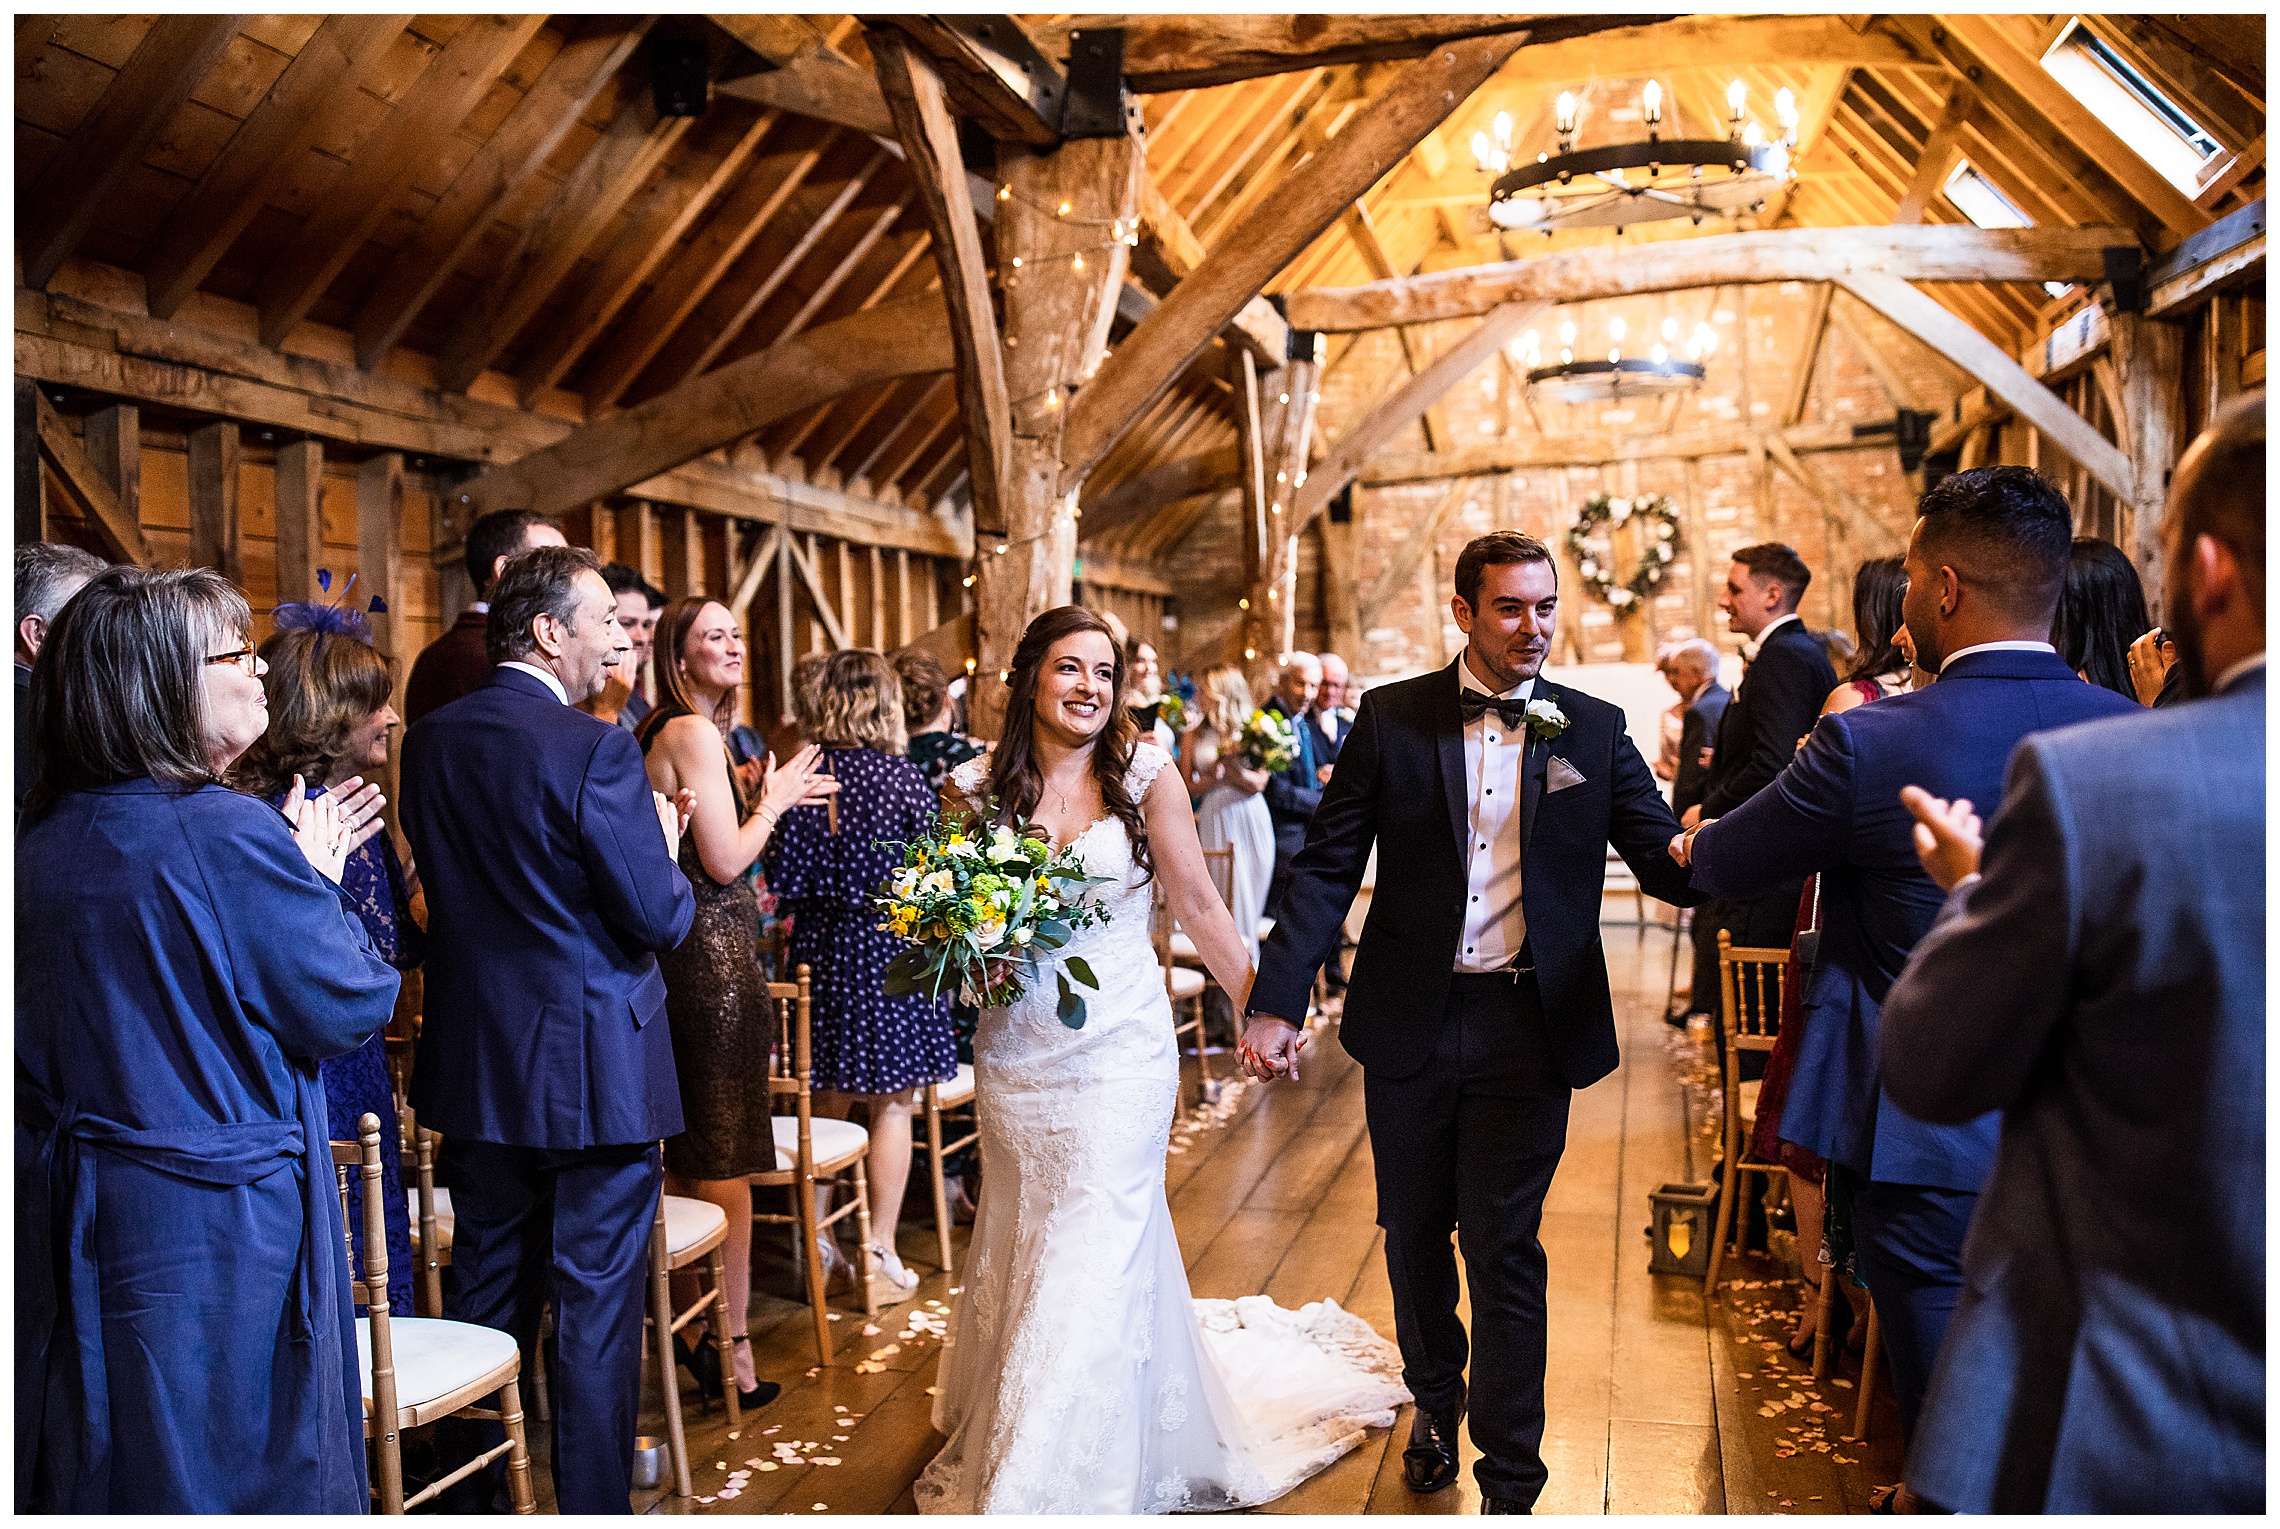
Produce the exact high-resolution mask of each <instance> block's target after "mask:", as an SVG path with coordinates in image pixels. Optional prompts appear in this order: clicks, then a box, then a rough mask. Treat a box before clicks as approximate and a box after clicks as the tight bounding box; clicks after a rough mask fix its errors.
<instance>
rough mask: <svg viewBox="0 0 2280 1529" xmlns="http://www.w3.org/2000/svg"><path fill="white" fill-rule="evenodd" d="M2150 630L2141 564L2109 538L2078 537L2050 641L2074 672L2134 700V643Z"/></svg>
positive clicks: (2068, 566)
mask: <svg viewBox="0 0 2280 1529" xmlns="http://www.w3.org/2000/svg"><path fill="white" fill-rule="evenodd" d="M2152 630H2153V618H2152V617H2150V616H2148V615H2147V614H2146V609H2145V585H2144V584H2143V583H2142V582H2141V581H2140V580H2139V579H2138V571H2137V566H2136V565H2135V564H2134V563H2132V562H2131V561H2130V560H2129V558H2128V557H2127V556H2126V555H2125V554H2124V553H2123V551H2122V549H2121V548H2119V547H2117V546H2115V545H2114V544H2113V543H2112V542H2110V541H2107V540H2106V539H2105V538H2103V537H2098V536H2077V537H2076V538H2075V539H2074V551H2073V552H2072V553H2071V554H2069V556H2068V557H2067V560H2066V593H2065V594H2064V595H2062V596H2060V597H2059V602H2058V616H2057V619H2056V620H2054V621H2053V622H2052V623H2051V628H2050V640H2051V645H2052V646H2053V647H2055V648H2057V649H2058V651H2059V655H2060V656H2061V657H2063V658H2064V659H2065V660H2066V662H2067V663H2068V664H2069V665H2070V666H2071V667H2072V668H2073V670H2074V672H2075V673H2076V674H2079V675H2081V676H2082V677H2083V678H2084V679H2086V680H2088V681H2089V682H2090V683H2091V684H2093V685H2103V686H2105V687H2106V688H2107V689H2108V690H2111V691H2113V692H2114V693H2115V694H2116V695H2126V696H2128V697H2129V698H2130V699H2131V700H2133V701H2135V700H2137V699H2138V688H2137V685H2136V683H2135V681H2134V680H2133V679H2132V677H2131V673H2130V647H2131V645H2132V644H2133V643H2135V642H2136V641H2137V640H2138V639H2139V638H2140V637H2143V636H2144V635H2145V634H2146V633H2148V632H2150V631H2152Z"/></svg>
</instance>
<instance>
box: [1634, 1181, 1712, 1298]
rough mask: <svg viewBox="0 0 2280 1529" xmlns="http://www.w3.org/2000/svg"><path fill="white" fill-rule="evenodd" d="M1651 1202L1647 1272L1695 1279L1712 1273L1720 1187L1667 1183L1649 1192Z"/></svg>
mask: <svg viewBox="0 0 2280 1529" xmlns="http://www.w3.org/2000/svg"><path fill="white" fill-rule="evenodd" d="M1647 1201H1648V1203H1649V1204H1650V1205H1652V1206H1653V1207H1654V1223H1653V1225H1652V1226H1651V1227H1650V1228H1649V1229H1648V1232H1647V1235H1648V1237H1649V1238H1650V1239H1651V1246H1650V1248H1649V1250H1648V1254H1647V1272H1648V1273H1650V1274H1683V1275H1685V1276H1686V1277H1687V1278H1688V1279H1695V1280H1698V1279H1701V1278H1702V1277H1703V1276H1704V1275H1706V1274H1708V1273H1709V1272H1710V1244H1711V1241H1712V1240H1713V1239H1714V1238H1715V1237H1716V1236H1717V1231H1716V1228H1717V1219H1716V1217H1717V1210H1718V1186H1717V1185H1715V1184H1664V1185H1662V1186H1660V1187H1659V1188H1656V1189H1652V1190H1650V1191H1648V1193H1647Z"/></svg>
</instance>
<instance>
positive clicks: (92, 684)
mask: <svg viewBox="0 0 2280 1529" xmlns="http://www.w3.org/2000/svg"><path fill="white" fill-rule="evenodd" d="M250 626H251V616H250V613H249V612H248V611H247V610H246V604H245V598H244V597H243V596H242V595H240V594H239V593H238V592H237V590H235V589H234V588H232V587H231V586H230V584H229V583H228V582H227V581H226V580H224V579H223V578H222V576H221V575H220V574H218V573H215V572H213V571H211V570H209V569H204V568H193V569H188V570H169V571H166V572H152V571H149V570H146V569H141V568H114V569H111V570H109V571H107V572H105V573H103V574H101V575H100V576H98V577H97V578H95V579H94V580H93V581H91V582H90V583H89V584H88V585H87V587H86V588H85V589H83V590H81V591H80V593H79V594H78V595H77V596H75V597H74V598H73V599H72V601H71V603H70V604H69V605H67V606H65V607H64V608H63V611H62V613H61V614H60V615H59V616H58V617H57V618H56V620H55V623H54V626H53V627H52V628H51V629H50V631H49V632H48V634H47V644H46V646H45V647H44V648H43V649H42V651H41V654H40V660H39V663H38V665H37V666H36V667H35V669H34V672H33V675H32V693H31V725H32V728H33V730H34V732H35V733H36V734H37V736H38V739H39V758H40V774H39V778H38V780H37V781H36V782H35V783H34V784H33V787H32V792H31V796H30V798H29V800H28V801H27V802H26V803H25V812H24V829H23V834H22V837H21V838H19V839H18V840H17V843H16V1133H17V1135H16V1139H17V1160H16V1161H17V1181H16V1183H17V1200H16V1216H17V1221H16V1227H17V1255H16V1256H17V1264H16V1269H17V1280H16V1324H17V1325H16V1506H17V1509H18V1510H19V1511H22V1512H31V1513H134V1514H138V1515H139V1514H152V1513H309V1514H316V1513H362V1512H365V1511H366V1510H367V1506H368V1504H367V1499H366V1487H365V1472H364V1423H363V1417H364V1404H363V1400H362V1395H361V1393H362V1386H361V1385H360V1384H359V1381H358V1376H357V1359H356V1352H357V1344H356V1329H355V1322H354V1316H353V1313H352V1312H351V1310H350V1306H349V1300H348V1254H347V1250H346V1247H345V1245H344V1244H343V1242H342V1240H341V1222H340V1202H339V1200H338V1199H337V1198H336V1197H335V1194H334V1190H333V1182H334V1181H333V1172H332V1159H331V1155H330V1153H329V1151H328V1150H327V1148H326V1141H327V1140H328V1135H327V1120H326V1110H325V1098H324V1091H323V1089H322V1087H321V1086H320V1085H319V1083H318V1080H317V1067H318V1064H319V1063H320V1062H322V1061H323V1060H324V1059H325V1058H327V1057H333V1056H338V1055H340V1054H342V1053H344V1052H348V1051H353V1050H354V1049H356V1048H357V1047H358V1046H361V1045H363V1044H364V1043H365V1041H366V1039H367V1038H368V1037H370V1036H371V1035H373V1034H374V1033H375V1032H376V1031H378V1030H379V1029H380V1028H381V1027H382V1026H383V1025H385V1024H386V1023H387V1022H388V1016H389V1014H390V1012H391V1011H392V1010H393V1009H394V1007H395V1001H396V985H397V978H396V973H395V971H394V970H393V969H392V968H391V967H390V966H389V965H388V963H387V962H386V961H384V960H383V959H381V956H380V954H379V952H377V951H376V950H374V949H373V947H372V941H371V938H370V936H369V935H367V934H366V933H365V930H364V927H363V925H362V924H360V923H359V922H358V921H357V918H356V913H355V910H354V908H353V907H352V906H351V903H350V900H349V898H348V896H347V894H346V893H345V892H344V891H343V890H342V888H341V886H340V877H341V874H342V867H343V864H344V861H345V858H346V856H347V854H348V852H349V851H350V850H351V849H352V848H353V847H354V845H355V842H356V840H357V838H358V836H359V835H361V834H363V833H366V832H368V831H370V830H372V829H374V828H376V827H377V824H378V818H377V816H376V815H374V814H375V813H376V810H377V805H378V804H377V802H376V801H375V800H373V799H371V798H361V799H360V798H359V796H358V795H357V792H356V783H355V782H354V781H342V782H338V783H337V784H336V785H335V786H334V787H333V789H332V790H331V791H329V792H327V793H326V794H325V795H323V796H320V797H317V798H316V799H314V800H309V799H306V798H305V797H304V796H303V795H302V794H301V793H299V792H290V793H289V794H288V795H287V798H286V801H285V808H286V811H285V813H284V814H283V815H282V816H281V815H280V814H279V812H278V810H277V809H276V808H273V807H270V806H269V805H267V804H266V803H263V802H258V801H255V800H254V799H253V798H251V797H248V796H244V795H241V794H240V793H238V792H235V791H232V790H229V789H228V788H227V787H225V786H224V785H223V784H222V777H223V775H224V773H225V772H227V771H228V770H229V768H230V766H231V765H232V763H234V762H235V761H236V759H237V758H238V756H239V755H241V754H243V753H244V752H245V750H246V749H247V748H248V747H249V746H251V745H252V743H253V742H254V740H255V739H257V738H259V737H260V736H261V734H262V731H263V728H264V727H265V726H266V724H267V722H268V719H269V718H268V707H267V705H266V702H265V698H264V696H263V694H262V689H261V679H260V671H261V660H260V658H259V657H258V656H257V655H256V654H255V652H254V650H253V646H252V642H251V638H250V634H249V628H250ZM359 800H361V801H362V803H363V805H362V806H358V807H354V808H352V809H350V810H349V811H347V812H345V813H344V811H343V807H344V804H347V803H353V802H358V801H359Z"/></svg>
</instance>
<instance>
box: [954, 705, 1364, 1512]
mask: <svg viewBox="0 0 2280 1529" xmlns="http://www.w3.org/2000/svg"><path fill="white" fill-rule="evenodd" d="M1170 762H1171V760H1170V757H1169V756H1168V755H1166V754H1165V753H1164V752H1163V750H1161V749H1159V748H1157V747H1156V746H1155V745H1154V744H1151V743H1145V742H1144V743H1142V744H1141V745H1140V746H1139V749H1138V751H1137V753H1136V755H1135V757H1134V760H1133V765H1132V771H1131V775H1130V777H1129V778H1128V781H1127V784H1128V786H1129V787H1130V789H1131V791H1132V795H1133V798H1134V799H1135V800H1137V799H1138V798H1139V797H1140V796H1141V795H1142V794H1143V793H1145V791H1146V790H1147V787H1148V784H1149V782H1150V781H1152V780H1153V779H1154V778H1155V775H1156V773H1157V771H1159V770H1161V769H1163V768H1164V767H1165V766H1166V765H1168V764H1170ZM984 766H985V762H984V761H982V760H972V761H969V762H968V763H967V764H965V765H963V766H961V767H960V768H959V770H958V772H957V774H956V775H954V776H953V777H952V778H953V780H954V781H956V783H957V784H958V785H959V786H960V787H961V788H962V789H963V790H965V791H966V792H967V793H968V794H969V795H972V794H976V793H977V791H978V787H979V785H980V781H981V775H982V771H983V769H984ZM1076 843H1077V846H1078V848H1079V849H1080V851H1081V853H1082V854H1083V856H1084V860H1085V863H1086V865H1087V867H1088V868H1089V869H1090V870H1091V871H1092V873H1093V874H1095V875H1102V876H1108V877H1112V878H1114V880H1113V881H1112V882H1111V884H1110V885H1108V886H1107V887H1105V888H1103V889H1102V890H1101V892H1100V893H1098V894H1097V895H1099V896H1100V897H1102V898H1103V899H1104V900H1105V902H1106V905H1107V908H1108V911H1109V914H1110V919H1109V922H1108V923H1107V924H1105V925H1102V926H1098V927H1095V928H1092V929H1087V930H1083V931H1081V932H1079V934H1078V935H1077V936H1076V938H1075V939H1074V940H1073V941H1072V942H1071V943H1070V945H1069V947H1068V949H1067V950H1066V951H1065V952H1064V954H1065V955H1078V956H1082V957H1084V959H1085V960H1086V961H1087V962H1088V963H1089V964H1090V966H1091V968H1092V971H1093V974H1094V975H1095V976H1096V977H1097V978H1098V979H1099V981H1100V988H1099V990H1098V991H1097V992H1088V993H1087V994H1086V997H1087V999H1088V1008H1089V1012H1088V1015H1087V1019H1086V1023H1085V1027H1084V1028H1083V1029H1082V1030H1070V1029H1068V1028H1067V1027H1065V1026H1064V1025H1062V1024H1061V1023H1060V1021H1059V1019H1058V1018H1057V1017H1056V1015H1055V986H1056V985H1055V984H1054V983H1053V982H1052V981H1051V980H1050V977H1048V978H1047V979H1046V980H1045V981H1043V982H1040V983H1036V984H1033V990H1032V991H1031V993H1030V994H1029V995H1028V996H1027V997H1025V998H1024V999H1023V1000H1022V1001H1020V1002H1019V1003H1017V1004H1015V1005H1013V1006H1012V1007H1011V1008H1007V1009H991V1010H987V1011H985V1012H984V1014H983V1016H982V1021H981V1028H980V1031H979V1033H978V1034H977V1035H976V1036H975V1040H974V1070H975V1075H976V1079H977V1084H978V1093H977V1098H978V1101H979V1113H980V1116H981V1158H982V1183H983V1186H984V1188H983V1193H982V1197H981V1204H980V1212H979V1214H978V1215H977V1216H976V1218H975V1221H974V1235H973V1241H972V1243H971V1245H970V1247H969V1248H968V1251H967V1255H966V1261H965V1264H964V1266H963V1269H962V1274H963V1282H962V1283H963V1291H964V1293H963V1295H962V1296H961V1297H960V1298H959V1300H958V1302H957V1305H956V1308H955V1310H954V1312H953V1314H952V1317H951V1322H950V1331H949V1336H948V1339H947V1341H946V1343H945V1346H944V1351H943V1355H942V1365H941V1376H940V1383H939V1386H938V1389H937V1394H936V1397H935V1404H934V1424H935V1427H936V1428H937V1429H939V1430H940V1431H941V1432H942V1433H943V1434H945V1435H946V1436H947V1437H948V1440H949V1442H948V1443H947V1444H945V1445H944V1446H943V1449H942V1452H941V1453H940V1454H939V1455H937V1456H936V1457H935V1459H934V1461H933V1463H932V1464H930V1465H929V1466H927V1468H926V1470H925V1472H924V1473H923V1474H922V1475H921V1476H920V1477H919V1479H918V1483H917V1488H916V1496H917V1499H918V1506H919V1509H920V1511H921V1512H925V1513H1163V1512H1173V1511H1179V1510H1198V1509H1216V1508H1236V1507H1246V1506H1250V1505H1253V1504H1257V1503H1263V1502H1269V1501H1272V1500H1273V1499H1275V1498H1277V1497H1280V1496H1281V1495H1283V1494H1284V1493H1285V1492H1288V1491H1289V1490H1290V1489H1291V1488H1292V1487H1294V1486H1296V1485H1297V1484H1298V1483H1299V1482H1301V1481H1303V1480H1305V1479H1306V1478H1307V1477H1308V1476H1311V1475H1313V1474H1314V1473H1315V1472H1316V1471H1319V1470H1321V1469H1322V1468H1323V1467H1324V1466H1326V1465H1328V1464H1329V1463H1330V1462H1331V1461H1333V1460H1335V1459H1337V1458H1338V1457H1339V1456H1340V1455H1342V1454H1344V1453H1345V1452H1346V1451H1347V1450H1349V1449H1351V1448H1353V1447H1354V1446H1355V1445H1356V1444H1357V1443H1359V1442H1360V1441H1361V1438H1362V1433H1363V1430H1364V1429H1365V1428H1367V1427H1371V1426H1378V1427H1384V1426H1390V1425H1391V1424H1392V1422H1393V1418H1394V1410H1395V1409H1396V1408H1397V1407H1399V1406H1400V1405H1401V1404H1402V1403H1403V1402H1405V1401H1407V1400H1409V1393H1408V1392H1407V1391H1406V1390H1405V1389H1403V1387H1402V1384H1401V1359H1400V1355H1399V1353H1398V1351H1397V1350H1396V1349H1395V1348H1394V1346H1393V1344H1391V1343H1390V1342H1388V1341H1387V1340H1386V1339H1384V1338H1382V1337H1380V1336H1379V1335H1378V1334H1377V1333H1376V1332H1375V1331H1374V1330H1372V1329H1371V1327H1370V1326H1369V1324H1368V1323H1366V1322H1364V1321H1362V1320H1361V1319H1360V1318H1359V1317H1356V1316H1354V1315H1353V1314H1352V1313H1350V1312H1347V1311H1344V1310H1341V1309H1340V1308H1339V1306H1338V1304H1337V1303H1336V1302H1335V1301H1331V1300H1323V1301H1319V1302H1315V1303H1312V1304H1309V1305H1307V1306H1304V1307H1302V1308H1300V1309H1299V1310H1297V1311H1290V1310H1286V1309H1284V1308H1282V1307H1279V1306H1277V1305H1276V1304H1275V1303H1274V1302H1272V1301H1270V1300H1268V1299H1267V1298H1266V1297H1265V1296H1247V1297H1244V1298H1243V1299H1241V1300H1237V1301H1208V1300H1206V1301H1198V1300H1192V1299H1191V1298H1190V1297H1189V1294H1188V1282H1187V1271H1186V1268H1185V1266H1184V1265H1183V1264H1182V1262H1181V1259H1180V1249H1179V1242H1178V1239H1177V1238H1176V1237H1175V1236H1174V1234H1173V1230H1172V1218H1171V1209H1170V1206H1169V1205H1168V1203H1167V1202H1166V1200H1165V1197H1164V1161H1165V1157H1164V1153H1165V1147H1166V1146H1167V1144H1168V1143H1169V1141H1170V1136H1171V1127H1172V1121H1173V1117H1174V1115H1175V1113H1176V1112H1177V1108H1178V1094H1179V1054H1178V1051H1177V1048H1176V1046H1175V1044H1174V1041H1173V1036H1172V1015H1171V1008H1170V1005H1169V1003H1168V1001H1167V1000H1166V998H1165V996H1164V985H1163V980H1162V977H1161V975H1160V972H1159V969H1158V967H1157V966H1156V961H1155V954H1154V951H1153V950H1152V948H1151V947H1150V945H1149V941H1148V917H1149V900H1150V894H1149V888H1148V884H1147V882H1146V881H1145V880H1143V879H1142V878H1141V877H1140V876H1139V875H1138V873H1137V872H1136V871H1135V869H1134V867H1133V865H1132V857H1131V851H1130V846H1129V844H1128V842H1127V840H1126V838H1125V833H1124V828H1123V825H1122V824H1120V823H1118V822H1117V821H1116V819H1114V818H1113V817H1111V818H1105V819H1103V820H1102V821H1100V822H1098V823H1095V824H1094V825H1093V826H1092V827H1091V828H1089V829H1087V830H1086V831H1085V832H1084V833H1083V834H1081V835H1079V836H1078V839H1077V841H1076Z"/></svg>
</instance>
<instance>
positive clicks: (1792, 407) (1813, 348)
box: [1781, 281, 1837, 429]
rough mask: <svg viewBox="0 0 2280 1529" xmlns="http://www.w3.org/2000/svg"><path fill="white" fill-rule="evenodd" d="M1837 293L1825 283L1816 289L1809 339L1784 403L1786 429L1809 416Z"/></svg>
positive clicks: (1800, 353)
mask: <svg viewBox="0 0 2280 1529" xmlns="http://www.w3.org/2000/svg"><path fill="white" fill-rule="evenodd" d="M1836 291H1837V289H1836V288H1835V287H1833V286H1831V285H1830V284H1829V283H1827V282H1825V281H1824V282H1822V283H1821V284H1820V285H1818V286H1816V287H1815V288H1814V289H1813V306H1812V308H1811V309H1810V310H1809V311H1808V312H1807V313H1806V315H1805V338H1804V339H1803V340H1802V341H1801V342H1799V344H1798V347H1797V359H1796V361H1794V362H1793V363H1791V365H1790V368H1789V391H1788V394H1787V396H1785V397H1784V398H1783V399H1782V404H1781V423H1782V427H1783V428H1784V429H1786V428H1788V427H1789V426H1791V425H1794V424H1796V423H1797V422H1798V420H1800V419H1802V418H1804V416H1805V399H1806V395H1807V394H1808V393H1810V392H1811V391H1812V387H1813V363H1814V362H1815V361H1816V360H1818V359H1819V358H1820V354H1821V337H1822V336H1823V335H1824V334H1826V333H1828V329H1829V302H1830V299H1831V298H1833V297H1834V296H1835V295H1836Z"/></svg>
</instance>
